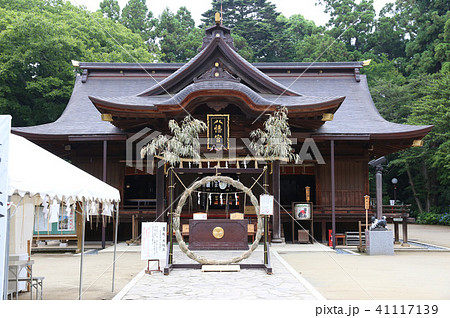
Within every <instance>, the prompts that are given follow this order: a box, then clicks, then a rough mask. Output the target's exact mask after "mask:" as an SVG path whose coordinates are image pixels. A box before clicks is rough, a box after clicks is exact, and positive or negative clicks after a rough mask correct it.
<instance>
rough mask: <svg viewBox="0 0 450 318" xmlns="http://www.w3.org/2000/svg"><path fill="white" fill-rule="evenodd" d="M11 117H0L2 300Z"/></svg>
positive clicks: (0, 256)
mask: <svg viewBox="0 0 450 318" xmlns="http://www.w3.org/2000/svg"><path fill="white" fill-rule="evenodd" d="M10 131H11V116H9V115H0V176H1V177H0V299H3V291H4V287H5V278H6V273H7V270H8V269H7V268H5V267H6V266H5V265H6V264H5V263H6V262H5V261H6V257H8V255H6V253H5V252H6V244H7V238H6V227H7V206H8V158H9V134H10Z"/></svg>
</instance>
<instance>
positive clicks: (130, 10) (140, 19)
mask: <svg viewBox="0 0 450 318" xmlns="http://www.w3.org/2000/svg"><path fill="white" fill-rule="evenodd" d="M151 17H152V15H151V14H150V18H151ZM120 21H121V23H122V24H123V25H124V26H126V27H127V28H128V29H130V30H131V31H133V32H134V33H136V34H140V35H141V37H142V38H143V39H144V40H145V41H147V40H148V32H149V27H150V26H149V15H148V8H147V5H146V1H145V0H129V1H128V3H127V4H126V5H125V7H124V8H123V10H122V16H121V19H120Z"/></svg>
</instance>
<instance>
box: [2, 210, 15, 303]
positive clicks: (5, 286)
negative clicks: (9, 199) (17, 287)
mask: <svg viewBox="0 0 450 318" xmlns="http://www.w3.org/2000/svg"><path fill="white" fill-rule="evenodd" d="M10 222H11V209H6V242H5V244H6V246H5V262H4V264H5V271H4V276H3V278H4V281H3V282H2V283H3V295H2V296H3V297H2V298H3V300H8V274H9V270H8V268H9V240H10V239H9V232H10V228H9V227H10ZM16 292H17V291H16ZM11 299H12V296H11Z"/></svg>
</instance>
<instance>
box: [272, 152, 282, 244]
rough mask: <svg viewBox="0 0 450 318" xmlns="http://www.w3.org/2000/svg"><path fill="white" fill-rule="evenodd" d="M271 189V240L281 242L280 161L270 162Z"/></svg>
mask: <svg viewBox="0 0 450 318" xmlns="http://www.w3.org/2000/svg"><path fill="white" fill-rule="evenodd" d="M272 189H273V200H274V207H273V219H272V232H273V235H272V242H274V243H281V242H282V239H281V222H280V161H278V160H275V161H274V162H273V163H272Z"/></svg>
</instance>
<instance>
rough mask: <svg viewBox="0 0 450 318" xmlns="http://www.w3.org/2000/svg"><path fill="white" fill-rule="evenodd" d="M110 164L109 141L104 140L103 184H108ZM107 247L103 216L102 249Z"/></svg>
mask: <svg viewBox="0 0 450 318" xmlns="http://www.w3.org/2000/svg"><path fill="white" fill-rule="evenodd" d="M107 162H108V141H106V140H103V178H102V179H103V180H102V181H103V182H105V183H106V171H107V170H106V163H107ZM105 247H106V222H105V220H104V216H103V215H102V249H104V248H105Z"/></svg>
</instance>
